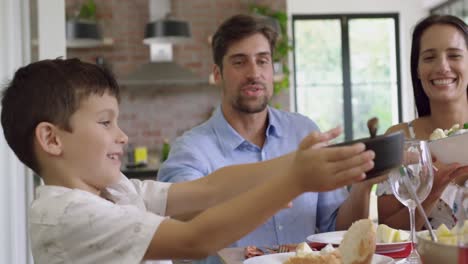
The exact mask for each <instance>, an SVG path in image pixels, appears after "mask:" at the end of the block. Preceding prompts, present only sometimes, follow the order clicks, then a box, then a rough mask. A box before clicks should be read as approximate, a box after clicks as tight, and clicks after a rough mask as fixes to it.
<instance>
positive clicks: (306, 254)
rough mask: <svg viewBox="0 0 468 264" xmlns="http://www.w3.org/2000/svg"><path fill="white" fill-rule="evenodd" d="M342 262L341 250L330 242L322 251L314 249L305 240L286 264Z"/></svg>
mask: <svg viewBox="0 0 468 264" xmlns="http://www.w3.org/2000/svg"><path fill="white" fill-rule="evenodd" d="M322 263H327V264H328V263H330V264H342V263H343V261H342V259H341V254H340V251H339V250H337V249H334V248H333V246H332V245H330V244H328V245H327V246H326V247H324V248H322V250H320V251H313V250H312V249H311V248H310V247H309V245H307V243H305V242H303V243H301V244H299V245H298V246H297V248H296V255H295V256H292V257H290V258H289V259H287V260H286V262H284V264H322Z"/></svg>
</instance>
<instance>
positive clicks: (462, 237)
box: [453, 181, 468, 263]
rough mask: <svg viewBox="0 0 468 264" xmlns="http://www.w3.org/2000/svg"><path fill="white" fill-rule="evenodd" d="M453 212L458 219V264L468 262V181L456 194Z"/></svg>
mask: <svg viewBox="0 0 468 264" xmlns="http://www.w3.org/2000/svg"><path fill="white" fill-rule="evenodd" d="M453 212H454V213H455V216H456V217H457V221H458V222H457V228H456V229H455V230H456V236H457V244H458V262H459V263H467V262H468V233H466V231H465V228H466V226H465V222H466V221H467V220H468V181H466V182H465V185H464V186H459V187H458V189H457V192H456V194H455V201H454V205H453Z"/></svg>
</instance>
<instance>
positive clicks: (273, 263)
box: [244, 252, 395, 264]
mask: <svg viewBox="0 0 468 264" xmlns="http://www.w3.org/2000/svg"><path fill="white" fill-rule="evenodd" d="M294 255H295V253H294V252H289V253H278V254H269V255H263V256H258V257H253V258H249V259H246V260H244V264H283V262H285V261H286V260H287V259H288V258H289V257H292V256H294ZM392 263H395V262H394V261H393V259H392V258H390V257H386V256H382V255H377V254H374V257H373V258H372V262H371V264H392Z"/></svg>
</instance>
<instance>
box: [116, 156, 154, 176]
mask: <svg viewBox="0 0 468 264" xmlns="http://www.w3.org/2000/svg"><path fill="white" fill-rule="evenodd" d="M124 164H125V162H124ZM159 166H161V162H160V161H159V156H156V155H149V159H148V164H147V165H146V166H143V167H136V168H128V167H127V166H126V165H123V166H122V168H121V169H120V171H122V173H123V174H124V175H125V176H127V178H129V179H140V180H156V176H157V175H158V169H159Z"/></svg>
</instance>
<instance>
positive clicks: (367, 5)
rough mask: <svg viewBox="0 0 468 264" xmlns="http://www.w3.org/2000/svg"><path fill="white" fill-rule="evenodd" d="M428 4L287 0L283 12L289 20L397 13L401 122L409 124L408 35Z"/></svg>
mask: <svg viewBox="0 0 468 264" xmlns="http://www.w3.org/2000/svg"><path fill="white" fill-rule="evenodd" d="M431 1H432V2H435V0H325V1H323V0H288V1H287V11H288V16H289V17H292V15H299V14H301V15H308V14H353V13H354V14H363V13H398V14H399V15H400V29H399V30H400V56H401V57H400V62H401V81H402V82H401V87H402V105H403V121H409V120H411V119H413V118H414V107H413V105H414V102H413V92H412V85H411V75H410V67H409V65H410V51H411V33H412V29H413V26H414V25H415V24H416V23H417V22H418V21H419V20H420V19H421V18H422V17H424V16H426V15H427V14H428V11H427V7H428V6H429V5H433V4H434V3H432V2H431ZM429 2H431V3H429ZM291 32H292V31H291ZM292 79H293V78H291V80H292ZM291 90H292V89H291ZM291 97H292V96H291ZM291 105H293V104H291Z"/></svg>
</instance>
